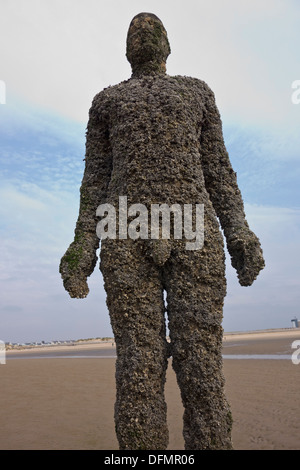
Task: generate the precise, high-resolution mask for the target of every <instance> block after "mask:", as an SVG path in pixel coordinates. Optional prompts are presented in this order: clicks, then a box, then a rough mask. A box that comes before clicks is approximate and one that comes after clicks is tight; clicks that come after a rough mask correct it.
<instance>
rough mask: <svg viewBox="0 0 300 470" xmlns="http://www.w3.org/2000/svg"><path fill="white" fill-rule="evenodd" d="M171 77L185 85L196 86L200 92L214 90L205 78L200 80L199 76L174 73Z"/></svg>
mask: <svg viewBox="0 0 300 470" xmlns="http://www.w3.org/2000/svg"><path fill="white" fill-rule="evenodd" d="M169 78H170V79H171V80H174V81H176V82H177V83H179V84H180V85H182V86H184V87H188V88H194V89H195V90H198V91H199V92H200V93H212V90H211V89H210V87H209V86H208V85H207V83H206V82H205V81H204V80H200V79H199V78H195V77H188V76H186V75H174V76H170V77H169Z"/></svg>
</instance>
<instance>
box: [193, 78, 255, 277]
mask: <svg viewBox="0 0 300 470" xmlns="http://www.w3.org/2000/svg"><path fill="white" fill-rule="evenodd" d="M200 144H201V145H200V152H201V160H202V166H203V172H204V178H205V186H206V189H207V191H208V193H209V196H210V199H211V201H212V204H213V207H214V209H215V211H216V214H217V216H218V218H219V221H220V224H221V227H222V229H223V231H224V235H225V238H226V244H227V249H228V252H229V254H230V256H231V264H232V266H233V267H234V268H235V269H236V270H237V274H238V278H239V282H240V284H241V285H243V286H249V285H251V284H252V283H253V281H254V280H255V279H256V277H257V275H258V274H259V272H260V270H261V269H263V267H264V259H263V255H262V250H261V246H260V242H259V239H258V238H257V236H256V235H255V234H254V233H253V232H252V231H251V230H250V228H249V225H248V223H247V220H246V217H245V212H244V204H243V200H242V195H241V192H240V190H239V187H238V184H237V178H236V173H235V172H234V171H233V169H232V166H231V163H230V160H229V156H228V153H227V151H226V148H225V143H224V138H223V131H222V122H221V118H220V114H219V111H218V109H217V106H216V104H215V98H214V94H213V92H212V91H211V90H210V89H209V88H208V87H207V89H206V92H205V112H204V120H203V126H202V131H201V142H200Z"/></svg>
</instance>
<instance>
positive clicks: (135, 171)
mask: <svg viewBox="0 0 300 470" xmlns="http://www.w3.org/2000/svg"><path fill="white" fill-rule="evenodd" d="M204 85H205V84H203V82H201V81H200V80H197V79H192V78H188V77H169V76H163V77H144V78H141V79H130V80H128V81H126V82H122V83H120V84H119V85H116V86H114V87H110V88H107V89H106V90H104V91H103V92H101V93H100V94H99V97H100V96H101V105H100V101H99V112H100V113H101V112H105V113H106V114H107V122H108V133H109V143H110V148H111V154H112V159H113V169H112V176H111V181H110V184H109V188H108V200H110V199H111V200H112V199H115V197H116V196H119V195H126V196H127V197H128V199H129V200H131V201H132V202H140V203H144V202H145V201H148V202H150V201H151V203H154V202H156V203H168V204H171V203H175V202H177V203H186V204H189V203H196V202H198V203H206V202H207V200H208V195H207V193H206V190H205V185H204V177H203V172H202V167H201V159H200V136H201V126H202V124H203V118H204V113H205V86H204ZM103 107H104V108H105V110H104V111H103Z"/></svg>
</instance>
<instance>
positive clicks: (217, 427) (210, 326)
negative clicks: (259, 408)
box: [164, 238, 232, 450]
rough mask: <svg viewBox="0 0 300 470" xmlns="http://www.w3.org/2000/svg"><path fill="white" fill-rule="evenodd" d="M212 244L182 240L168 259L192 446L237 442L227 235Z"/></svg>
mask: <svg viewBox="0 0 300 470" xmlns="http://www.w3.org/2000/svg"><path fill="white" fill-rule="evenodd" d="M209 245H210V243H209V241H208V243H207V244H205V245H204V248H203V249H202V250H201V251H199V252H196V251H194V252H192V251H186V250H185V249H184V248H183V245H182V247H181V250H179V252H177V253H176V252H175V253H173V255H172V257H171V258H170V259H169V261H168V262H167V263H166V265H165V281H164V282H165V288H166V290H167V304H168V318H169V329H170V337H171V353H172V359H173V368H174V370H175V372H176V376H177V381H178V384H179V387H180V391H181V397H182V402H183V405H184V408H185V411H184V425H183V435H184V440H185V448H186V449H191V450H196V449H231V448H232V445H231V426H232V418H231V412H230V408H229V405H228V403H227V401H226V397H225V394H224V377H223V373H222V335H223V329H222V326H221V322H222V310H223V300H224V296H225V293H226V280H225V267H224V254H223V247H222V240H221V241H220V239H218V238H217V239H216V240H215V244H212V245H211V246H209ZM213 245H215V246H213Z"/></svg>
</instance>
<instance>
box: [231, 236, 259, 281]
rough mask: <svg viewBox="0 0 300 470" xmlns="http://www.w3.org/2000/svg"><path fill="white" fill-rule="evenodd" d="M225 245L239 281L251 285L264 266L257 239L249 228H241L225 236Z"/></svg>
mask: <svg viewBox="0 0 300 470" xmlns="http://www.w3.org/2000/svg"><path fill="white" fill-rule="evenodd" d="M227 247H228V251H229V253H230V256H231V264H232V266H233V267H234V268H235V269H236V271H237V275H238V279H239V283H240V284H241V286H251V284H252V283H253V281H254V280H255V279H256V278H257V276H258V274H259V272H260V271H261V270H262V269H263V268H264V266H265V261H264V258H263V252H262V249H261V246H260V243H259V239H258V238H257V236H256V235H255V234H254V233H253V232H252V231H251V230H250V229H249V228H243V229H241V230H240V231H237V232H235V233H233V234H232V235H231V236H229V237H228V238H227Z"/></svg>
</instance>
